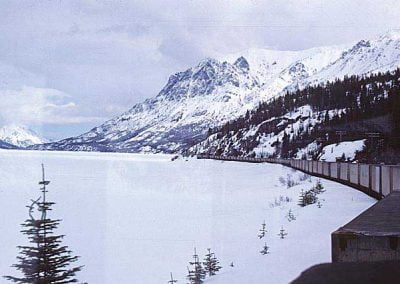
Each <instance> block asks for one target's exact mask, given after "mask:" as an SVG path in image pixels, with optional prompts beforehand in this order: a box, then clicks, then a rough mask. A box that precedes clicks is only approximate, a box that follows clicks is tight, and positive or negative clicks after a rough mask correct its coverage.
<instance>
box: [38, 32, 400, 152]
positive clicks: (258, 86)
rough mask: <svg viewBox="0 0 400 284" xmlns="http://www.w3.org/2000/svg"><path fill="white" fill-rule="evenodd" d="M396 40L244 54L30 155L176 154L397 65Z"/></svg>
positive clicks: (207, 66)
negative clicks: (275, 101) (265, 109)
mask: <svg viewBox="0 0 400 284" xmlns="http://www.w3.org/2000/svg"><path fill="white" fill-rule="evenodd" d="M398 35H399V32H395V31H394V32H391V33H388V34H385V35H383V36H381V37H379V38H378V39H375V40H370V41H365V40H363V41H360V42H358V43H357V44H355V45H353V46H333V47H319V48H312V49H307V50H302V51H277V50H267V49H249V50H246V51H243V52H241V53H238V54H233V55H228V56H226V57H225V58H219V59H211V58H208V59H205V60H203V61H201V62H200V63H199V64H198V65H197V66H195V67H192V68H189V69H188V70H186V71H183V72H179V73H176V74H174V75H172V76H171V77H170V78H169V80H168V82H167V84H166V85H165V87H164V88H163V89H162V90H161V91H160V92H159V94H158V95H157V96H156V97H154V98H151V99H147V100H146V101H145V102H143V103H139V104H137V105H135V106H134V107H133V108H131V109H130V110H129V111H127V112H126V113H124V114H122V115H120V116H118V117H116V118H114V119H111V120H109V121H107V122H105V123H104V124H103V125H101V126H99V127H96V128H94V129H92V130H90V131H89V132H87V133H85V134H82V135H80V136H78V137H72V138H69V139H65V140H62V141H59V142H56V143H50V144H47V145H42V146H35V147H34V148H35V149H51V150H57V149H58V150H86V151H121V152H125V151H126V152H178V151H181V150H184V149H187V148H188V147H189V146H191V145H194V144H196V143H198V142H200V141H202V140H203V139H204V138H205V134H206V132H207V130H208V128H210V127H211V128H212V127H215V126H220V125H221V124H223V123H225V122H227V121H229V120H232V119H235V118H237V117H239V116H241V115H243V114H245V113H246V111H247V110H250V109H253V108H255V107H256V106H257V105H258V104H259V103H260V102H262V101H266V100H268V99H270V98H272V97H274V96H278V95H280V94H283V93H284V92H285V91H286V90H294V89H298V88H303V87H305V86H307V85H309V84H315V83H320V82H325V81H327V80H334V79H335V78H338V77H339V78H341V77H343V76H345V75H353V74H364V73H368V72H377V71H382V70H387V69H392V68H395V67H397V66H399V63H400V37H399V36H398Z"/></svg>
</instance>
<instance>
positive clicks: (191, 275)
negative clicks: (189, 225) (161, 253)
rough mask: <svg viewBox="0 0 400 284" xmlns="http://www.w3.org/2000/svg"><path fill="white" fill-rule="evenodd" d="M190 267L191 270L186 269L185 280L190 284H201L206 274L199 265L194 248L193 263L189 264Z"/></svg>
mask: <svg viewBox="0 0 400 284" xmlns="http://www.w3.org/2000/svg"><path fill="white" fill-rule="evenodd" d="M189 264H190V265H191V269H189V268H188V275H187V277H186V278H187V279H188V280H189V283H190V284H201V283H203V280H204V278H205V277H206V272H205V270H204V268H203V266H202V265H201V262H200V260H199V256H198V254H197V252H196V248H194V254H193V261H191V262H189Z"/></svg>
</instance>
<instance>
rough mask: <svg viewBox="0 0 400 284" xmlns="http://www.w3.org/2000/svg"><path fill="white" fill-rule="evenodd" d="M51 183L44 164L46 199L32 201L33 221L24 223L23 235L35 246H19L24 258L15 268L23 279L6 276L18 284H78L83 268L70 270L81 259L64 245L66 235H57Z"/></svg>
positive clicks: (43, 185)
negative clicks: (49, 196) (51, 215)
mask: <svg viewBox="0 0 400 284" xmlns="http://www.w3.org/2000/svg"><path fill="white" fill-rule="evenodd" d="M49 183H50V181H46V180H45V175H44V166H43V165H42V181H40V182H39V185H41V188H40V189H41V192H42V196H41V197H40V198H38V199H37V200H32V204H31V205H30V206H27V207H28V208H29V217H30V218H29V219H27V220H26V221H25V223H23V224H22V227H23V230H22V231H21V232H22V233H23V234H25V235H27V236H28V239H29V242H30V243H31V245H27V246H19V247H18V248H19V249H20V256H18V257H17V259H18V260H19V263H18V264H15V265H13V267H15V268H16V269H17V270H19V271H20V272H21V273H22V274H23V276H21V277H14V276H4V277H5V278H6V279H7V280H10V281H12V282H14V283H31V284H32V283H33V284H53V283H54V284H64V283H76V282H78V280H77V279H76V278H75V274H76V273H77V272H79V271H80V270H81V269H82V266H77V267H73V268H70V265H71V264H72V263H73V262H75V261H77V260H78V256H72V255H71V251H70V250H69V249H68V247H67V246H64V245H62V244H61V241H62V239H63V237H64V235H55V234H54V230H56V229H57V227H58V225H59V224H60V221H61V220H52V219H50V218H49V217H48V216H47V214H48V212H49V211H51V210H52V209H51V207H52V205H54V203H53V202H49V201H47V200H46V193H47V190H46V185H48V184H49Z"/></svg>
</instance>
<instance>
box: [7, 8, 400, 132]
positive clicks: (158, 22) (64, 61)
mask: <svg viewBox="0 0 400 284" xmlns="http://www.w3.org/2000/svg"><path fill="white" fill-rule="evenodd" d="M399 14H400V1H396V0H388V1H368V0H351V1H349V0H343V1H342V0H335V1H332V0H326V1H317V0H292V1H290V0H286V1H280V0H271V1H258V0H221V1H218V0H209V1H202V0H192V1H190V0H181V1H179V0H175V1H167V0H158V1H150V0H145V1H125V0H112V1H111V0H109V1H96V0H86V1H74V0H45V1H40V0H34V1H32V0H27V1H24V0H18V1H15V0H11V1H5V0H0V96H1V97H0V126H1V125H2V124H8V123H18V124H25V125H27V126H30V127H33V128H34V129H36V130H39V131H40V132H42V133H43V134H44V135H46V136H48V137H49V138H52V139H58V138H64V137H67V136H71V135H76V134H81V133H83V132H85V131H87V130H89V129H90V128H92V127H93V126H96V125H99V124H101V123H102V122H103V121H105V120H107V119H109V118H111V117H113V116H115V115H118V114H120V113H121V112H123V111H126V110H128V109H129V108H130V107H131V106H133V105H134V104H135V103H137V102H140V101H142V100H143V99H145V98H148V97H152V96H155V95H157V93H158V91H159V90H160V89H161V88H162V86H163V85H164V84H165V83H166V81H167V79H168V77H169V75H171V74H172V73H175V72H178V71H182V70H184V69H186V68H188V67H190V66H192V65H194V64H196V63H197V62H198V61H199V60H201V59H202V58H204V57H215V56H220V55H223V54H226V53H232V52H237V51H240V50H243V49H246V48H249V47H262V48H273V49H284V50H298V49H304V48H309V47H314V46H321V45H331V44H340V43H348V42H353V41H356V40H359V39H362V38H373V37H375V36H376V35H378V34H381V33H383V32H385V31H387V30H389V29H392V28H399V27H400V21H399Z"/></svg>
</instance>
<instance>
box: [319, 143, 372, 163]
mask: <svg viewBox="0 0 400 284" xmlns="http://www.w3.org/2000/svg"><path fill="white" fill-rule="evenodd" d="M364 145H365V139H362V140H356V141H344V142H340V143H337V144H331V145H326V146H325V147H324V148H323V149H322V151H321V154H320V156H319V160H320V161H327V162H336V158H342V156H343V158H344V160H349V161H353V160H354V158H355V156H356V152H357V151H361V150H362V149H363V148H364Z"/></svg>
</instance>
